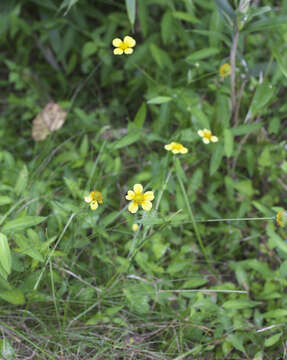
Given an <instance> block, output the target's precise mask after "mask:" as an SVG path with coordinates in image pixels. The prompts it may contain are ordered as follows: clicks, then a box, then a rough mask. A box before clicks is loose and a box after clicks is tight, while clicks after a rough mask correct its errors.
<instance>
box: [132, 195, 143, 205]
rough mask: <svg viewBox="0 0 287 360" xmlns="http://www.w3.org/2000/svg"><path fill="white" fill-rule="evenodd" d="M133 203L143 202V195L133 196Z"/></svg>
mask: <svg viewBox="0 0 287 360" xmlns="http://www.w3.org/2000/svg"><path fill="white" fill-rule="evenodd" d="M133 201H134V202H136V203H137V204H141V203H142V202H143V201H144V194H141V193H137V194H135V197H134V199H133Z"/></svg>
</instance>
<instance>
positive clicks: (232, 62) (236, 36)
mask: <svg viewBox="0 0 287 360" xmlns="http://www.w3.org/2000/svg"><path fill="white" fill-rule="evenodd" d="M238 39H239V29H238V27H237V25H235V28H234V35H233V41H232V47H231V52H230V66H231V76H230V85H231V116H232V117H233V116H234V114H235V110H236V81H235V80H236V74H235V71H236V51H237V45H238Z"/></svg>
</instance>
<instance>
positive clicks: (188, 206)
mask: <svg viewBox="0 0 287 360" xmlns="http://www.w3.org/2000/svg"><path fill="white" fill-rule="evenodd" d="M174 160H175V164H176V165H177V166H179V167H180V168H181V164H180V161H179V159H178V158H175V159H174ZM176 176H177V180H178V182H179V185H180V188H181V191H182V195H183V197H184V200H185V204H186V207H187V211H188V215H189V218H190V220H191V222H192V225H193V229H194V232H195V235H196V237H197V240H198V243H199V245H200V247H201V250H202V253H203V255H204V257H205V260H206V262H207V264H208V266H209V267H210V270H211V271H212V272H213V273H214V271H213V269H212V267H211V266H210V260H209V259H208V257H207V254H206V250H205V247H204V245H203V242H202V240H201V236H200V233H199V231H198V227H197V225H196V221H195V218H194V216H193V212H192V210H191V206H190V203H189V200H188V197H187V193H186V191H185V187H184V185H183V182H182V180H181V178H180V175H179V172H178V171H176Z"/></svg>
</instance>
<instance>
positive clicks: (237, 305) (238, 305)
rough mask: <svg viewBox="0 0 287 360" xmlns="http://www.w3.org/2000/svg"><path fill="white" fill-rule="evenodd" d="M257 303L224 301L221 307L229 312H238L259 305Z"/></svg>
mask: <svg viewBox="0 0 287 360" xmlns="http://www.w3.org/2000/svg"><path fill="white" fill-rule="evenodd" d="M260 304H261V303H260V302H259V301H251V300H228V301H225V302H224V303H223V305H222V307H223V308H224V309H229V310H240V309H247V308H251V307H254V306H257V305H260Z"/></svg>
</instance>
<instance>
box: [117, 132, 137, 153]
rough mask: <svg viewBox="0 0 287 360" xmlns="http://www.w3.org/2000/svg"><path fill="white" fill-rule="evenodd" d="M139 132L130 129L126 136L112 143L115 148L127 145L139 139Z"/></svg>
mask: <svg viewBox="0 0 287 360" xmlns="http://www.w3.org/2000/svg"><path fill="white" fill-rule="evenodd" d="M140 136H141V134H140V133H139V132H137V131H132V132H130V133H129V134H127V135H126V136H124V137H122V138H121V139H120V140H118V141H116V142H115V143H114V145H113V148H114V149H115V150H118V149H121V148H124V147H127V146H129V145H131V144H133V143H135V142H137V141H138V140H139V139H140Z"/></svg>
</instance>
